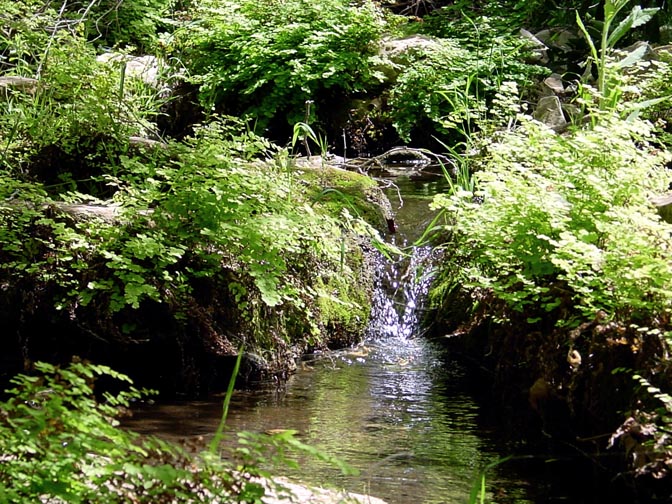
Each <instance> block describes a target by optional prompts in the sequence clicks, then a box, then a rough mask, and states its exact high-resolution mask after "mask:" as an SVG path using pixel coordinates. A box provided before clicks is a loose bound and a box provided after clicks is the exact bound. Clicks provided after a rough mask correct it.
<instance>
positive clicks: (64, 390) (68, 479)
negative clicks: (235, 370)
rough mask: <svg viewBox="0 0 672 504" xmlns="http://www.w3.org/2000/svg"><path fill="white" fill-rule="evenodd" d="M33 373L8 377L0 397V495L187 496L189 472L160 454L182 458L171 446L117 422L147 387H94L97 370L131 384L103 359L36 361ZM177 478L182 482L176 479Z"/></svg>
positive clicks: (16, 498) (4, 498)
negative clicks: (98, 391) (97, 392)
mask: <svg viewBox="0 0 672 504" xmlns="http://www.w3.org/2000/svg"><path fill="white" fill-rule="evenodd" d="M35 368H36V369H37V370H38V371H39V372H40V375H38V376H27V375H19V376H17V377H16V378H14V379H13V380H12V383H13V384H14V388H12V389H11V390H9V391H8V393H9V394H10V396H11V398H10V399H9V400H8V401H6V402H4V403H1V404H0V451H1V452H2V459H3V460H2V465H0V502H12V503H23V502H25V503H28V502H35V501H36V500H38V499H39V500H44V499H57V500H60V501H65V502H121V501H123V500H124V499H125V498H128V497H129V494H131V495H132V494H135V495H137V496H138V497H139V498H140V500H139V501H140V502H159V501H160V500H161V498H162V497H165V496H166V495H170V494H174V495H175V496H182V497H185V496H186V495H187V493H188V491H189V486H190V485H189V484H188V483H187V482H186V481H184V480H185V479H188V480H191V483H192V484H193V482H195V480H196V478H195V475H193V474H191V473H190V472H189V471H187V470H186V469H185V468H184V467H182V468H180V467H179V466H170V465H167V464H166V463H162V462H161V460H162V459H165V460H172V459H176V460H177V459H180V458H183V457H185V456H184V455H183V454H182V453H181V452H180V451H179V450H178V449H177V448H172V447H168V446H167V445H165V444H164V443H162V442H160V441H158V440H154V439H141V438H139V437H138V436H137V435H136V434H133V433H131V432H127V431H125V430H122V429H119V428H118V427H117V426H118V425H119V421H118V420H117V417H119V415H120V412H121V409H123V408H127V407H129V405H130V402H131V401H133V400H136V399H138V398H140V397H141V396H142V395H145V394H146V393H147V391H139V390H137V389H135V388H130V390H129V391H124V392H120V393H118V394H116V395H114V394H111V393H107V392H106V393H104V394H103V396H102V401H98V400H97V399H96V398H95V396H94V393H93V386H94V381H95V379H96V378H98V377H109V378H111V379H114V380H118V381H121V382H126V383H129V382H130V380H129V379H128V377H126V376H124V375H122V374H119V373H116V372H114V371H112V370H111V369H109V368H107V367H105V366H99V365H92V364H84V363H81V362H73V363H72V364H71V365H70V366H68V367H67V368H63V369H61V368H57V367H54V366H52V365H50V364H46V363H36V364H35ZM181 480H182V481H181Z"/></svg>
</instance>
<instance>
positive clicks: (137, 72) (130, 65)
mask: <svg viewBox="0 0 672 504" xmlns="http://www.w3.org/2000/svg"><path fill="white" fill-rule="evenodd" d="M96 60H97V61H98V62H100V63H124V62H125V63H126V76H127V77H134V78H136V79H141V80H142V81H144V82H145V83H146V84H149V85H150V86H154V87H158V85H159V78H158V76H159V61H158V60H157V59H156V57H155V56H131V55H129V54H120V53H114V52H107V53H103V54H101V55H100V56H98V57H97V58H96Z"/></svg>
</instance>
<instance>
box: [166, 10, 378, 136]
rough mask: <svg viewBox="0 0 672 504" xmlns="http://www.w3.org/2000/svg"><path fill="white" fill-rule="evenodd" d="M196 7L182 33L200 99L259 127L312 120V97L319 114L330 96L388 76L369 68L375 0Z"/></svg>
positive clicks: (375, 24) (375, 22) (375, 37)
mask: <svg viewBox="0 0 672 504" xmlns="http://www.w3.org/2000/svg"><path fill="white" fill-rule="evenodd" d="M194 15H195V16H197V17H198V18H200V19H203V20H204V21H203V23H202V24H201V25H200V26H198V31H196V32H194V30H193V29H192V28H189V30H188V31H185V32H183V35H184V38H183V39H181V40H183V41H184V42H183V44H184V48H185V51H186V53H185V54H186V57H185V60H187V61H189V62H190V70H191V75H192V79H193V80H194V81H195V82H197V83H199V84H200V85H201V87H200V93H201V100H202V102H203V103H204V105H205V106H206V108H207V109H211V108H216V109H218V110H222V109H224V110H226V111H227V112H229V113H231V112H232V111H235V112H236V113H240V114H243V115H245V116H248V117H252V118H254V120H255V121H256V128H257V130H258V131H261V130H263V129H264V128H266V127H267V126H269V124H270V123H271V122H272V121H273V120H276V121H277V122H280V123H281V124H283V123H284V125H287V124H295V123H297V122H299V121H304V122H306V123H308V122H309V121H307V120H306V118H304V117H303V112H304V104H305V102H306V101H307V100H313V101H314V102H315V110H314V112H315V114H316V115H318V116H319V115H320V114H321V107H322V106H323V104H326V103H329V97H333V96H335V95H338V94H352V93H357V92H361V91H365V90H366V89H367V87H368V86H370V85H371V84H375V83H376V82H377V81H379V80H380V79H381V78H382V76H378V75H376V74H375V73H374V72H373V71H372V70H371V68H372V65H371V63H372V62H373V61H374V60H375V58H376V54H375V46H374V42H375V41H377V40H378V39H379V38H380V36H381V34H382V27H383V24H382V18H381V17H380V15H379V12H378V10H377V9H376V7H375V6H374V4H373V2H365V3H363V4H362V5H357V6H355V5H351V4H350V2H347V1H343V0H325V1H321V2H305V1H300V0H292V1H288V2H278V1H272V2H255V1H251V0H244V1H242V2H238V1H237V2H231V1H225V2H220V1H218V2H214V1H203V2H199V4H198V6H197V9H196V12H195V13H194ZM178 38H179V34H178Z"/></svg>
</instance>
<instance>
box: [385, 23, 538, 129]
mask: <svg viewBox="0 0 672 504" xmlns="http://www.w3.org/2000/svg"><path fill="white" fill-rule="evenodd" d="M438 19H441V20H442V22H441V23H432V22H430V23H428V26H427V28H423V33H426V34H429V35H434V36H436V35H438V36H441V37H444V38H441V39H436V40H435V41H434V43H433V44H432V45H431V46H430V47H429V48H427V49H423V50H419V49H417V50H414V51H412V52H411V53H410V54H409V55H408V59H409V62H408V63H409V64H408V65H405V66H404V67H403V68H402V71H401V73H400V75H399V76H398V78H397V79H396V81H395V83H394V84H393V86H392V88H391V91H390V97H389V105H390V108H391V111H390V115H391V118H392V120H393V123H394V126H395V128H396V130H397V132H398V133H399V135H400V136H401V137H402V138H403V139H405V140H406V141H409V140H410V139H411V137H412V132H413V129H414V128H415V127H416V126H417V125H418V124H422V121H427V120H428V121H429V122H430V124H431V125H432V126H433V127H434V128H435V129H436V130H438V131H439V132H441V133H444V134H445V133H448V132H458V133H464V129H465V128H468V127H469V125H471V126H473V124H474V123H475V122H476V120H478V119H485V118H487V117H488V110H489V108H490V105H491V103H492V100H493V99H494V98H495V97H496V94H497V93H498V92H499V91H500V90H501V87H502V85H503V83H505V82H515V83H516V84H517V85H518V86H519V88H520V89H525V88H526V87H527V86H529V85H530V84H531V82H532V80H533V77H535V76H538V75H541V74H543V73H545V72H546V70H545V69H543V68H541V67H538V66H535V65H529V64H526V63H525V56H526V55H527V53H528V50H529V49H528V46H527V42H525V41H524V40H523V39H522V38H520V37H513V36H510V35H506V34H504V33H502V32H501V31H500V30H499V29H497V28H496V27H493V26H492V25H491V23H490V21H489V20H488V19H487V18H477V19H474V20H473V21H472V20H470V19H468V18H466V20H460V21H453V20H449V19H448V18H443V17H439V18H438ZM486 41H487V42H486Z"/></svg>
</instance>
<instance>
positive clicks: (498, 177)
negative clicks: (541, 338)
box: [434, 119, 672, 326]
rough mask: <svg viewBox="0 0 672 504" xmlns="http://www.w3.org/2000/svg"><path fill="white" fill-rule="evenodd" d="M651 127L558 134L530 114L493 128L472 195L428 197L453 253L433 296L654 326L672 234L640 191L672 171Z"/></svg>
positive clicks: (670, 277) (670, 298)
mask: <svg viewBox="0 0 672 504" xmlns="http://www.w3.org/2000/svg"><path fill="white" fill-rule="evenodd" d="M649 134H650V125H648V124H647V123H644V122H641V121H634V122H625V121H621V120H618V119H604V122H602V123H600V124H599V125H597V126H596V127H594V128H593V129H586V130H578V131H576V132H575V133H573V134H571V135H568V136H559V135H557V134H554V133H553V132H552V131H550V130H549V129H548V128H546V127H545V126H543V125H540V124H538V123H535V122H533V121H529V120H526V121H524V122H523V124H522V126H521V127H520V128H519V129H517V130H516V131H513V132H509V133H507V134H504V135H501V138H500V139H498V140H497V141H495V142H493V143H492V145H490V146H489V148H488V156H487V159H484V160H483V162H482V165H481V168H482V171H478V172H477V173H475V175H474V177H475V181H476V186H477V189H476V192H475V193H473V192H468V191H456V192H455V193H454V194H452V195H439V196H438V197H437V198H436V200H435V202H434V206H435V207H436V208H440V209H442V210H444V211H445V212H446V216H447V218H448V219H449V221H450V224H449V225H448V226H447V228H446V229H447V231H449V232H450V236H451V240H450V247H451V250H453V251H454V252H453V253H452V254H451V255H449V256H447V257H448V258H447V261H448V262H449V263H450V264H452V265H454V266H453V267H452V268H451V267H449V268H447V269H446V273H445V274H444V278H443V283H442V284H441V285H440V286H439V287H438V288H437V289H435V291H434V294H435V296H437V297H439V298H440V296H441V295H442V292H443V293H445V289H450V288H454V286H455V284H459V283H463V286H464V288H466V289H474V288H479V289H487V290H489V291H491V292H493V293H494V294H495V296H497V297H498V298H500V299H502V300H504V301H505V302H506V303H507V304H508V305H509V306H510V307H511V308H513V309H515V310H518V311H522V312H525V313H530V314H531V315H530V316H537V315H543V314H544V313H548V314H549V315H550V314H551V313H553V314H554V316H555V317H556V319H560V321H561V322H563V323H571V322H573V321H575V320H576V319H592V318H593V317H594V316H595V314H596V313H597V312H598V311H599V312H603V313H604V314H606V315H607V316H608V317H609V318H614V319H617V320H620V321H625V322H630V321H634V322H635V323H642V324H643V325H646V323H647V322H649V321H652V320H658V321H659V322H660V323H661V324H662V325H663V326H664V325H665V321H666V320H667V319H668V316H669V311H670V307H671V303H672V290H670V289H669V285H670V281H672V270H671V269H670V268H669V265H668V259H667V254H668V251H669V250H670V247H672V240H671V238H670V226H669V225H668V224H666V223H665V222H663V221H661V219H660V218H659V216H658V214H657V213H656V210H655V208H654V207H653V205H652V204H651V203H650V201H649V198H650V197H651V196H653V195H655V194H660V193H662V192H664V191H666V190H667V187H668V185H669V183H670V174H669V173H668V170H666V169H665V161H666V160H667V155H666V154H665V153H663V152H661V151H659V150H657V149H655V148H654V147H653V146H652V145H651V144H650V143H649V140H650V138H649ZM481 200H482V203H481ZM458 265H459V267H458ZM448 271H451V272H452V274H453V275H455V276H451V275H450V274H448V273H447V272H448ZM451 282H455V283H452V284H451ZM451 285H452V286H453V287H451ZM442 289H444V290H443V291H442ZM567 300H571V305H569V306H568V305H567ZM574 310H576V311H574ZM574 317H576V318H574ZM657 317H658V318H657Z"/></svg>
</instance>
